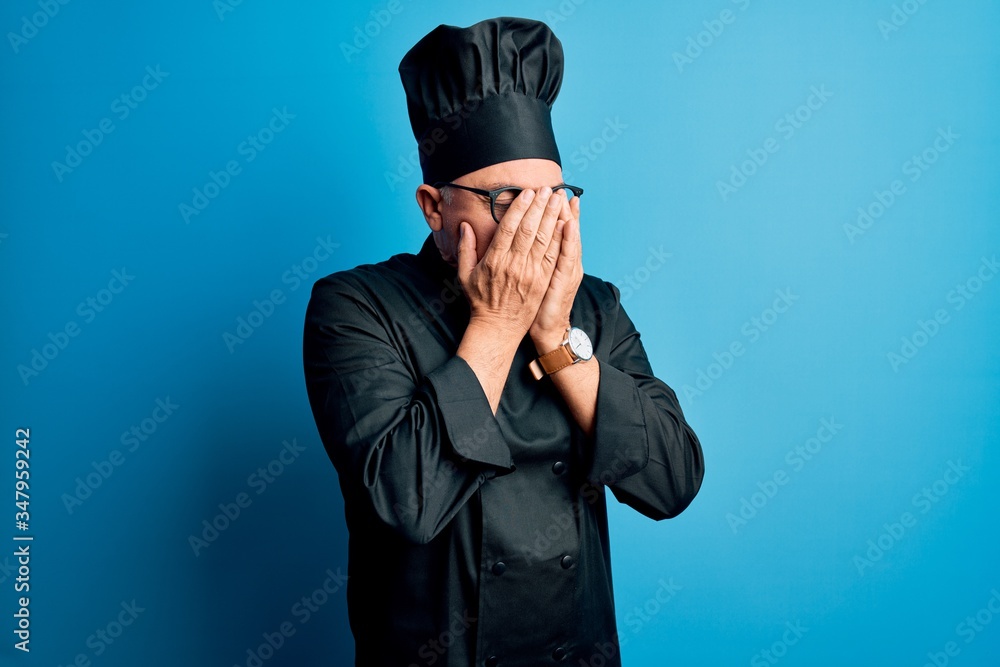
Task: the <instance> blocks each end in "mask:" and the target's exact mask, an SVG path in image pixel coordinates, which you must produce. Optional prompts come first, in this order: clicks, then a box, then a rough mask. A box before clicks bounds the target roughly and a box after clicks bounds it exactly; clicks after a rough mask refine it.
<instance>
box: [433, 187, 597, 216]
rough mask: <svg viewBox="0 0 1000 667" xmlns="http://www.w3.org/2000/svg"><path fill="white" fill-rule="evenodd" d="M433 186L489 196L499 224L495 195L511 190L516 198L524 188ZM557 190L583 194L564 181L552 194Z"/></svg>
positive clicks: (578, 195) (576, 195)
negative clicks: (492, 188) (494, 188)
mask: <svg viewBox="0 0 1000 667" xmlns="http://www.w3.org/2000/svg"><path fill="white" fill-rule="evenodd" d="M433 187H435V188H437V189H439V190H440V189H441V188H443V187H450V188H458V189H459V190H466V191H467V192H472V193H474V194H477V195H480V196H482V197H489V199H490V215H492V216H493V219H494V220H495V221H496V223H497V224H498V225H499V224H500V218H498V217H497V211H496V204H497V197H499V196H500V195H501V194H502V193H504V192H513V193H514V198H515V199H516V198H517V196H518V195H519V194H521V192H522V191H523V190H524V188H518V187H515V186H507V187H505V188H497V189H496V190H483V189H482V188H470V187H469V186H467V185H459V184H458V183H444V182H438V183H435V184H434V186H433ZM558 190H569V191H570V192H572V193H573V196H575V197H581V196H583V188H578V187H577V186H575V185H567V184H566V183H560V184H559V185H557V186H555V187H554V188H552V194H555V193H556V191H558Z"/></svg>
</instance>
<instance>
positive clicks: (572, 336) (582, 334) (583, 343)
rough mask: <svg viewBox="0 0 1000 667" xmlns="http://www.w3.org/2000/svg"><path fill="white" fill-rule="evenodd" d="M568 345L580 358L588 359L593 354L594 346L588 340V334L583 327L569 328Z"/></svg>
mask: <svg viewBox="0 0 1000 667" xmlns="http://www.w3.org/2000/svg"><path fill="white" fill-rule="evenodd" d="M569 346H570V347H571V348H573V352H574V353H575V354H576V356H578V357H580V358H581V359H590V358H591V357H592V356H594V346H593V344H592V343H591V342H590V336H588V335H587V332H586V331H584V330H583V329H577V328H576V327H573V328H572V329H570V330H569Z"/></svg>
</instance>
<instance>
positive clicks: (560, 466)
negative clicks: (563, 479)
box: [552, 461, 566, 475]
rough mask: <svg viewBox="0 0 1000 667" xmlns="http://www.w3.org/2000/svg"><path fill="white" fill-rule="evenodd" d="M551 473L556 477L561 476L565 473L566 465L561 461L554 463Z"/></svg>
mask: <svg viewBox="0 0 1000 667" xmlns="http://www.w3.org/2000/svg"><path fill="white" fill-rule="evenodd" d="M552 472H554V473H555V474H557V475H561V474H563V473H564V472H566V464H565V463H563V462H562V461H556V462H555V463H553V464H552Z"/></svg>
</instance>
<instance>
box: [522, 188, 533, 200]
mask: <svg viewBox="0 0 1000 667" xmlns="http://www.w3.org/2000/svg"><path fill="white" fill-rule="evenodd" d="M534 198H535V191H534V190H525V191H524V200H525V201H531V200H532V199H534Z"/></svg>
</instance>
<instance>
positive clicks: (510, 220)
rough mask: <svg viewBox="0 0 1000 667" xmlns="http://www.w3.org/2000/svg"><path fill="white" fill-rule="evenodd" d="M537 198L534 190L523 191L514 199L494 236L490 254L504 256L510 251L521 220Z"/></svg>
mask: <svg viewBox="0 0 1000 667" xmlns="http://www.w3.org/2000/svg"><path fill="white" fill-rule="evenodd" d="M535 196H536V195H535V191H534V190H522V191H521V194H519V195H518V196H517V198H515V199H514V201H513V203H511V205H510V208H509V209H507V212H506V213H505V214H504V216H503V217H502V218H501V219H500V226H499V227H497V231H496V234H494V235H493V240H492V241H490V247H489V249H488V250H487V252H488V253H491V252H496V253H499V254H500V255H501V256H502V255H506V254H507V253H508V252H509V251H510V244H511V242H513V240H514V234H515V233H516V232H517V228H518V226H519V225H520V223H521V218H522V217H523V216H524V214H525V212H527V210H528V208H529V207H530V206H531V203H532V201H534V199H535ZM494 248H495V250H494Z"/></svg>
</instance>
